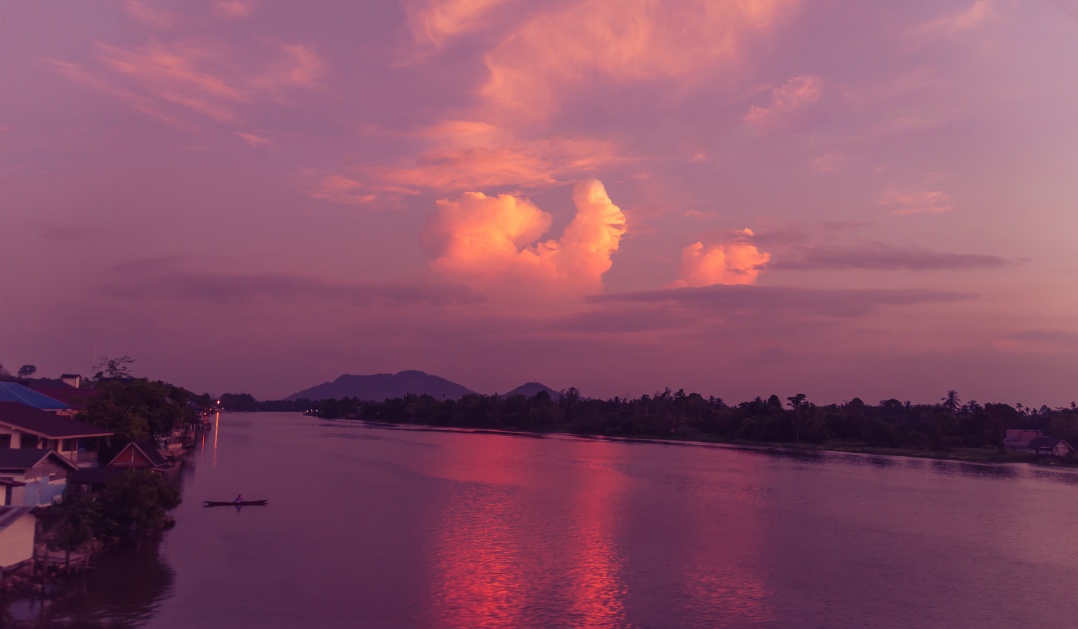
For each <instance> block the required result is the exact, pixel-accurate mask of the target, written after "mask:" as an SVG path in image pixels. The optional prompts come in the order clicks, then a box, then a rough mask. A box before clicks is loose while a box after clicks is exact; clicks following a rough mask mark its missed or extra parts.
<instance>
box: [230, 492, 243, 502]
mask: <svg viewBox="0 0 1078 629" xmlns="http://www.w3.org/2000/svg"><path fill="white" fill-rule="evenodd" d="M232 502H235V503H237V504H239V503H241V502H243V494H237V495H236V499H235V500H233V501H232Z"/></svg>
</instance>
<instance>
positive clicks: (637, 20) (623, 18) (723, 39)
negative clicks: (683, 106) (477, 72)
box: [481, 0, 798, 120]
mask: <svg viewBox="0 0 1078 629" xmlns="http://www.w3.org/2000/svg"><path fill="white" fill-rule="evenodd" d="M797 4H798V2H796V1H795V0H731V1H728V2H714V1H713V0H678V1H673V2H664V3H657V2H653V1H651V0H621V1H619V2H611V1H609V0H582V1H579V2H569V3H562V4H559V5H558V6H557V8H556V9H554V10H552V11H548V12H545V13H540V14H538V15H536V16H535V17H534V18H533V19H531V20H530V21H529V22H528V23H526V24H525V25H524V26H523V27H521V28H520V29H519V30H518V31H516V32H515V33H513V34H511V35H510V36H508V37H506V38H504V39H503V40H502V42H501V43H500V44H499V45H498V46H497V47H496V48H495V49H494V50H492V51H491V52H490V53H489V54H488V55H487V57H486V65H487V68H488V69H489V71H490V78H489V80H488V81H487V83H486V85H484V87H483V88H482V91H481V93H482V95H483V96H484V97H485V99H486V100H487V102H488V104H489V105H491V106H492V107H494V108H495V109H496V110H499V111H502V112H506V113H509V114H511V115H514V116H521V117H523V118H525V119H540V120H541V119H545V118H547V117H549V116H550V114H552V113H553V112H554V111H556V110H557V109H558V108H559V107H560V105H561V102H562V100H563V98H564V97H565V96H568V95H571V94H572V93H574V92H577V91H579V90H581V89H582V88H586V87H589V86H591V85H593V84H594V83H595V82H596V80H597V79H598V80H609V81H612V82H615V83H632V82H641V81H652V80H656V79H675V80H677V81H679V82H680V83H682V84H691V83H694V82H697V81H699V80H701V79H703V78H704V77H714V76H715V75H716V74H717V73H718V74H719V76H721V75H722V74H723V73H725V74H727V75H730V74H734V73H735V72H737V71H740V69H741V66H742V64H743V63H744V62H745V60H746V59H747V58H748V56H749V46H750V44H752V43H753V42H754V41H755V40H757V39H759V38H760V37H762V36H766V35H767V34H768V33H769V32H770V31H771V30H772V27H773V25H774V23H775V22H776V21H777V20H778V19H779V18H780V17H783V15H784V14H785V13H787V12H788V10H789V9H791V8H793V7H795V6H796V5H797Z"/></svg>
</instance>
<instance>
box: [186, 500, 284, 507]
mask: <svg viewBox="0 0 1078 629" xmlns="http://www.w3.org/2000/svg"><path fill="white" fill-rule="evenodd" d="M267 503H269V500H243V501H241V502H236V501H235V500H229V501H228V502H216V501H213V500H203V501H202V506H203V507H264V506H266V504H267Z"/></svg>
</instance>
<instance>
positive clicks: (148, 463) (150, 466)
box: [105, 440, 172, 470]
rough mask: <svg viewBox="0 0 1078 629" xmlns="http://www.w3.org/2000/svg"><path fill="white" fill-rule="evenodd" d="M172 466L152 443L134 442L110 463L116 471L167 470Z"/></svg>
mask: <svg viewBox="0 0 1078 629" xmlns="http://www.w3.org/2000/svg"><path fill="white" fill-rule="evenodd" d="M171 466H172V465H171V463H169V462H168V461H167V460H165V458H164V457H163V456H161V452H160V451H159V450H158V449H157V446H156V445H154V444H153V442H151V441H145V440H142V441H132V442H130V443H128V444H127V445H126V446H124V447H123V449H122V450H120V452H119V453H118V454H117V455H116V456H114V457H113V458H112V460H111V461H109V462H108V465H106V466H105V467H109V468H114V469H139V470H166V469H168V468H170V467H171Z"/></svg>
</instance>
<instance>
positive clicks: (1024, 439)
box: [1003, 428, 1044, 450]
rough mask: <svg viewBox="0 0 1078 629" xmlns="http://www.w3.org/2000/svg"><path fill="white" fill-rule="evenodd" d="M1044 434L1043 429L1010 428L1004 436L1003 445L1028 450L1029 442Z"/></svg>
mask: <svg viewBox="0 0 1078 629" xmlns="http://www.w3.org/2000/svg"><path fill="white" fill-rule="evenodd" d="M1043 436H1044V431H1043V430H1026V429H1025V428H1008V429H1007V432H1006V434H1005V435H1004V436H1003V446H1004V447H1005V448H1007V449H1008V450H1028V449H1029V443H1030V442H1031V441H1033V440H1034V439H1039V438H1041V437H1043Z"/></svg>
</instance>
